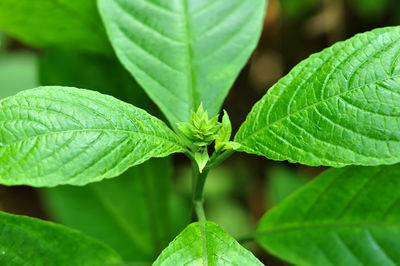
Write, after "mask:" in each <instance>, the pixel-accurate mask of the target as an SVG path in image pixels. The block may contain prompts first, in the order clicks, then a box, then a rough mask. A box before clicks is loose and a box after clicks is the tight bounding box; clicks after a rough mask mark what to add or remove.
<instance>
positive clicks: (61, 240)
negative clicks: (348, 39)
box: [0, 212, 121, 265]
mask: <svg viewBox="0 0 400 266" xmlns="http://www.w3.org/2000/svg"><path fill="white" fill-rule="evenodd" d="M0 229H1V230H0V231H1V233H0V264H1V265H27V264H29V265H106V264H116V263H120V262H121V259H120V257H119V256H118V255H117V253H115V251H113V250H112V249H111V248H109V247H108V246H106V245H104V244H103V243H101V242H98V241H97V240H94V239H92V238H89V237H87V236H85V235H83V234H81V233H78V232H76V231H74V230H71V229H68V228H66V227H63V226H60V225H56V224H53V223H49V222H44V221H40V220H37V219H33V218H28V217H23V216H16V215H11V214H7V213H3V212H0Z"/></svg>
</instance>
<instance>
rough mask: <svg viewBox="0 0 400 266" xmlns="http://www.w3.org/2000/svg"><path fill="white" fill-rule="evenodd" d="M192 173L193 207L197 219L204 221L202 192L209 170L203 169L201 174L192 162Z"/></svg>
mask: <svg viewBox="0 0 400 266" xmlns="http://www.w3.org/2000/svg"><path fill="white" fill-rule="evenodd" d="M192 171H193V205H194V209H195V211H196V215H197V219H198V220H199V221H205V220H206V216H205V213H204V208H203V202H204V198H203V191H204V185H205V183H206V179H207V175H208V171H209V169H204V170H203V171H202V172H201V173H200V171H199V168H198V166H197V163H196V162H194V161H193V162H192Z"/></svg>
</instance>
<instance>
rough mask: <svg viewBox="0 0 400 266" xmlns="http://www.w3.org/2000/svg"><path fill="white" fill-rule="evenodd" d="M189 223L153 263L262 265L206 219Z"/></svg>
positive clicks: (173, 265) (172, 264)
mask: <svg viewBox="0 0 400 266" xmlns="http://www.w3.org/2000/svg"><path fill="white" fill-rule="evenodd" d="M204 226H205V234H204V233H203V230H202V224H201V223H200V222H198V223H193V224H190V225H189V226H188V227H186V229H185V230H183V232H182V233H181V234H180V235H178V236H177V237H176V238H175V240H174V241H173V242H171V244H170V245H169V246H168V247H167V248H166V249H165V250H164V251H163V252H162V253H161V255H160V256H159V257H158V259H157V260H156V262H155V263H154V264H153V265H154V266H157V265H163V266H164V265H171V266H175V265H189V264H190V265H210V266H211V265H238V266H242V265H263V264H262V263H261V262H259V261H258V260H257V258H256V257H254V255H253V254H251V252H250V251H248V250H246V249H245V248H243V247H242V246H240V244H239V243H238V242H236V240H234V239H233V238H232V237H230V236H229V235H228V234H227V233H225V232H224V231H223V230H222V229H221V228H220V227H219V226H217V225H216V224H215V223H212V222H206V224H205V225H204Z"/></svg>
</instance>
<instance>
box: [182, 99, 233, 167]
mask: <svg viewBox="0 0 400 266" xmlns="http://www.w3.org/2000/svg"><path fill="white" fill-rule="evenodd" d="M177 127H178V129H179V130H180V131H181V132H182V134H183V136H184V137H185V138H186V139H187V140H188V141H189V143H191V145H192V148H191V150H192V152H193V153H194V155H193V158H194V160H195V161H196V163H197V165H198V167H199V171H200V173H201V172H202V171H203V169H204V167H205V166H206V165H207V162H208V161H209V159H210V157H209V155H208V150H207V146H208V145H210V144H211V143H212V142H213V141H215V153H217V154H218V153H220V152H221V151H223V150H225V149H228V148H230V147H229V146H228V145H226V144H225V142H228V141H229V139H230V137H231V133H232V126H231V122H230V120H229V116H228V114H227V112H226V111H225V110H224V115H223V117H222V122H218V115H216V116H214V117H213V118H211V119H209V118H208V112H207V111H205V110H204V108H203V103H201V104H200V106H199V107H198V108H197V111H196V112H194V111H192V112H191V119H190V121H189V122H182V123H177Z"/></svg>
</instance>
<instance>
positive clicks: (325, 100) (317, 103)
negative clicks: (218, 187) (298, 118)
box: [237, 74, 400, 147]
mask: <svg viewBox="0 0 400 266" xmlns="http://www.w3.org/2000/svg"><path fill="white" fill-rule="evenodd" d="M398 77H400V74H399V75H394V76H390V77H386V78H384V79H379V80H374V81H372V82H370V83H367V84H364V85H361V86H358V87H355V88H352V89H350V90H347V91H344V92H341V93H339V94H335V95H332V96H330V97H328V98H325V99H323V100H320V101H317V102H315V103H313V104H311V105H308V106H305V107H303V108H301V109H299V110H297V111H295V112H293V113H290V114H287V115H285V116H283V117H281V118H279V119H277V120H275V121H273V122H272V123H269V124H268V125H266V126H263V127H261V128H260V129H258V130H256V131H254V132H253V133H252V134H250V135H248V136H246V137H245V138H243V139H241V140H239V142H240V144H241V145H243V146H246V145H244V144H243V143H242V142H243V141H245V140H247V139H250V138H251V137H253V136H254V135H257V134H258V133H259V132H261V131H264V130H267V129H268V128H270V127H271V126H273V125H274V124H277V123H279V122H281V121H283V120H285V119H287V118H289V117H291V116H294V115H296V114H298V113H301V112H303V111H305V110H308V109H310V108H314V107H315V106H317V105H319V104H322V103H325V102H327V101H329V100H331V99H333V98H336V97H341V96H344V95H346V94H348V93H352V92H354V91H356V90H359V89H361V88H364V87H366V86H370V85H374V84H376V83H379V82H383V81H386V80H389V79H394V78H398ZM237 141H238V140H237ZM246 147H247V146H246Z"/></svg>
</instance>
